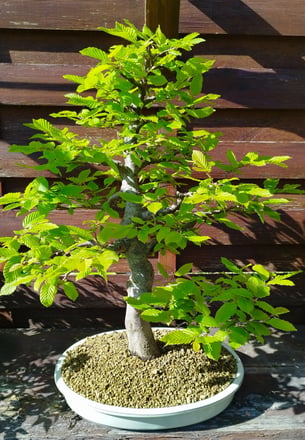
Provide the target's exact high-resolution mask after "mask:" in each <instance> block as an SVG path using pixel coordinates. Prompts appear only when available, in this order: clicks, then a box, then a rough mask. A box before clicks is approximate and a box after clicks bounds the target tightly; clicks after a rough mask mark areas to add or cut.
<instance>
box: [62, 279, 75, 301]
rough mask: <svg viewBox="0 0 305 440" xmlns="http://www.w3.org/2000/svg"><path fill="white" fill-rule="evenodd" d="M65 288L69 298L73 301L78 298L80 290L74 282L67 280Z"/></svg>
mask: <svg viewBox="0 0 305 440" xmlns="http://www.w3.org/2000/svg"><path fill="white" fill-rule="evenodd" d="M63 289H64V292H65V295H67V297H68V298H70V299H71V300H72V301H75V300H76V299H77V298H78V291H77V289H76V287H75V285H74V284H73V283H71V282H70V281H66V282H65V283H64V284H63Z"/></svg>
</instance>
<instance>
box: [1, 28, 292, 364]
mask: <svg viewBox="0 0 305 440" xmlns="http://www.w3.org/2000/svg"><path fill="white" fill-rule="evenodd" d="M101 30H102V31H104V32H106V33H108V34H111V35H114V36H115V37H119V38H121V39H125V40H127V43H126V42H125V44H116V45H114V46H112V47H110V49H109V50H108V51H107V52H105V51H103V50H101V49H99V48H96V47H89V48H87V49H84V50H82V51H81V53H82V55H84V56H88V57H91V58H92V59H94V60H95V63H96V65H95V66H94V67H92V68H91V69H90V70H89V71H88V73H87V74H86V75H84V76H76V75H66V76H65V78H67V79H68V80H71V81H73V82H74V83H76V84H77V88H76V92H75V93H71V94H69V95H67V98H68V105H69V106H68V107H66V109H65V110H63V111H60V112H59V113H55V114H52V115H51V116H52V117H53V118H60V120H59V122H60V124H62V120H63V118H65V120H66V121H69V124H68V125H67V126H66V127H65V128H59V127H58V126H56V125H53V124H52V123H51V122H50V121H49V120H45V119H37V120H33V121H32V123H30V124H26V125H27V126H28V127H31V128H33V129H35V130H36V132H37V133H36V134H34V135H33V136H32V138H31V140H30V142H29V144H28V145H25V146H20V145H19V146H17V145H13V146H12V147H11V151H13V152H21V153H24V154H33V153H39V154H40V159H41V164H40V165H37V166H36V169H37V170H41V171H45V170H48V171H49V172H51V173H53V174H54V175H57V176H58V177H59V179H58V180H57V181H55V182H54V181H53V182H52V183H50V182H49V181H48V180H47V179H46V178H45V177H38V178H35V179H34V180H33V181H32V182H31V183H30V184H29V185H28V186H27V187H26V188H25V190H24V192H23V193H19V192H16V193H8V194H5V195H4V196H2V197H1V198H0V203H1V205H3V210H4V211H6V210H16V212H17V216H21V217H22V228H21V229H20V230H17V231H15V232H14V236H12V237H2V238H1V244H2V247H1V249H0V254H1V261H2V262H3V263H4V277H5V283H4V285H3V287H2V289H1V295H9V294H11V293H13V292H14V291H15V290H16V288H17V287H18V286H19V285H20V284H25V285H32V286H33V288H34V289H35V290H36V291H38V292H39V293H40V299H41V302H42V304H43V305H45V306H50V305H51V304H52V303H53V301H54V298H55V296H56V293H57V292H58V289H59V288H60V287H62V288H63V291H64V293H65V294H66V295H67V296H68V297H69V298H70V299H72V300H76V299H77V296H78V292H77V289H76V287H75V284H74V283H73V279H74V280H80V279H82V278H84V277H86V276H88V275H99V276H102V277H103V278H104V279H105V280H107V275H108V274H109V273H111V266H112V265H113V264H114V263H116V262H117V261H118V260H119V259H121V258H126V260H127V262H128V265H129V269H130V277H129V281H128V285H127V292H128V295H127V298H126V302H127V310H126V321H125V323H126V331H127V335H128V343H129V350H130V352H131V353H132V354H134V355H136V356H138V357H140V358H141V359H144V360H147V359H149V358H153V357H155V356H157V355H158V354H159V348H158V344H157V343H156V341H155V339H154V336H153V332H152V329H151V324H150V322H167V323H170V322H171V321H173V320H183V321H184V322H185V323H186V327H185V328H184V329H181V330H180V331H179V332H177V331H174V332H172V333H170V334H168V335H166V336H164V341H165V342H166V343H186V342H187V343H192V345H193V347H194V349H195V350H199V349H200V348H201V347H202V348H203V349H204V350H205V352H206V353H207V354H208V356H210V357H212V358H214V359H217V358H218V356H219V353H220V346H221V343H222V342H223V341H224V340H228V342H229V343H230V344H231V345H232V346H233V347H235V348H236V347H238V346H239V345H241V344H243V343H245V342H247V341H248V340H249V339H250V338H251V337H252V336H254V337H256V338H257V339H258V340H260V341H262V340H263V336H264V335H267V334H269V332H270V330H269V327H270V326H273V327H276V328H280V329H282V330H294V327H293V325H291V324H289V323H288V322H287V321H285V320H282V319H279V318H278V316H279V315H280V314H282V313H285V312H287V309H284V308H282V307H273V306H271V305H270V304H269V303H267V302H266V301H265V300H264V299H263V298H264V297H266V296H268V295H269V294H270V286H271V285H273V284H285V285H291V284H292V281H291V280H290V279H289V276H290V275H283V274H282V275H276V274H272V273H270V272H269V271H267V270H266V269H265V268H264V267H262V266H261V265H259V264H257V265H254V266H247V267H246V268H239V267H238V266H236V265H235V264H234V263H233V262H230V261H228V260H226V259H222V262H223V264H224V265H225V272H230V273H231V274H229V275H228V274H227V275H225V274H224V275H222V276H221V277H219V278H218V279H217V280H216V281H215V280H214V282H212V281H209V280H207V279H205V278H204V277H202V276H194V275H193V276H191V275H190V273H191V270H192V269H191V264H189V265H184V266H183V267H182V268H180V269H178V271H177V273H176V279H175V280H174V281H172V282H171V283H168V284H167V285H166V283H162V285H161V286H156V287H153V284H154V270H153V267H152V265H151V262H150V257H151V256H153V255H156V254H157V253H165V252H167V251H170V252H172V253H174V254H178V253H179V252H180V251H181V250H183V249H184V248H185V247H186V246H187V245H188V243H192V244H196V245H202V244H204V243H205V242H207V241H208V240H209V237H208V236H202V235H201V233H200V226H201V225H202V224H207V225H210V224H221V225H225V226H227V227H229V228H233V229H239V226H238V224H237V223H236V222H235V221H234V214H237V213H238V214H240V213H242V214H244V215H245V216H248V215H257V216H258V217H259V219H260V220H262V221H263V220H264V217H265V216H269V217H271V218H273V219H278V218H279V215H278V213H277V212H276V211H275V210H273V209H272V205H276V204H278V203H284V202H285V201H286V200H285V199H282V198H279V197H278V196H276V194H277V193H278V192H279V189H278V181H277V180H272V179H267V180H266V181H265V182H264V183H263V185H262V186H259V185H257V184H254V183H242V182H240V181H239V179H238V177H237V176H238V173H239V171H240V169H241V168H242V167H248V166H257V167H261V166H265V165H270V164H272V165H278V166H282V167H284V166H286V165H285V161H286V160H287V159H288V157H286V156H276V157H269V156H260V155H259V154H257V153H255V152H248V153H246V154H245V155H244V156H243V157H240V158H237V157H236V155H235V154H234V152H233V151H232V150H228V151H226V159H225V160H224V161H220V160H216V159H215V158H214V159H213V150H214V149H215V147H216V146H217V145H218V140H219V134H218V133H211V132H208V131H206V130H202V129H200V130H196V129H193V128H192V122H193V121H194V120H196V119H200V120H202V119H203V118H206V117H208V116H210V115H211V114H212V113H213V111H214V110H213V108H212V107H211V105H210V103H211V101H213V100H215V99H216V98H217V97H218V96H216V95H214V94H209V93H207V94H206V93H203V92H202V89H203V76H204V74H205V73H206V72H207V71H208V70H209V69H210V68H211V67H212V65H213V61H211V60H206V59H203V58H200V57H197V56H188V57H186V56H185V53H186V52H188V51H191V50H192V48H193V46H194V45H196V44H201V43H202V42H203V40H202V39H201V38H199V34H197V33H191V34H189V35H186V36H184V37H182V38H180V39H167V38H166V37H165V35H164V34H163V33H162V32H161V30H160V28H159V29H157V30H156V31H155V32H152V31H151V30H150V29H149V28H148V27H147V26H144V27H143V29H142V30H138V29H137V28H136V27H135V26H133V25H132V24H131V23H129V22H128V21H126V22H125V23H124V24H119V23H117V24H116V26H115V28H113V29H106V28H101ZM71 121H72V122H71ZM73 124H74V125H76V126H82V127H87V130H86V129H82V131H81V132H82V133H84V132H85V134H84V135H80V134H77V130H75V131H76V132H73V130H72V129H70V128H71V125H73ZM91 129H94V133H95V137H93V136H92V135H91V134H90V133H91ZM110 129H111V130H110ZM97 131H98V133H99V134H98V135H96V132H97ZM109 131H111V132H112V133H113V134H114V135H113V136H112V137H111V138H110V139H109V136H108V137H107V136H106V135H105V133H106V132H108V134H109ZM103 136H105V137H106V138H103ZM219 148H221V146H220V147H219ZM217 168H218V169H221V170H222V172H223V173H225V176H226V177H225V178H222V179H215V178H213V172H214V170H216V169H217ZM81 208H82V209H86V210H88V211H90V212H92V218H91V220H87V221H84V223H83V225H82V227H76V226H72V225H68V224H56V223H54V222H53V221H51V220H50V215H51V214H52V212H53V211H54V210H66V211H67V212H68V213H69V214H71V216H77V215H78V209H81ZM229 214H230V215H229ZM202 251H203V252H204V248H203V250H202ZM158 270H159V271H160V273H161V274H162V275H164V277H165V279H166V277H168V273H167V270H166V267H164V266H162V264H159V265H158ZM73 277H74V278H73ZM213 304H215V305H216V304H218V308H216V311H215V307H214V308H213V307H211V305H213ZM219 304H220V305H219ZM214 327H215V328H217V329H218V330H217V331H216V333H215V331H213V332H212V333H211V329H212V328H214Z"/></svg>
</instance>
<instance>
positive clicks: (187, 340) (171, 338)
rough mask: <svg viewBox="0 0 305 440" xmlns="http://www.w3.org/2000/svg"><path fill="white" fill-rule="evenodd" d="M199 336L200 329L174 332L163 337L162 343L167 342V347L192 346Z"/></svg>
mask: <svg viewBox="0 0 305 440" xmlns="http://www.w3.org/2000/svg"><path fill="white" fill-rule="evenodd" d="M199 334H200V330H199V329H196V330H195V329H194V330H193V329H181V330H173V331H170V332H168V333H166V335H164V336H162V338H161V341H162V342H165V343H166V345H182V344H191V343H192V342H193V341H194V339H195V338H196V337H197V336H198V335H199Z"/></svg>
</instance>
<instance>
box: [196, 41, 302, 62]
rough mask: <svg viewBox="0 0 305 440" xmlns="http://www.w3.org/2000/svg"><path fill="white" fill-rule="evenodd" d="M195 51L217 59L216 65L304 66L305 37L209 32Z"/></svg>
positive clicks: (197, 54) (199, 54)
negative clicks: (215, 33)
mask: <svg viewBox="0 0 305 440" xmlns="http://www.w3.org/2000/svg"><path fill="white" fill-rule="evenodd" d="M205 40H206V41H205V42H204V43H201V44H199V45H197V46H195V47H194V54H196V56H202V57H204V58H208V59H212V60H215V67H221V68H242V69H258V68H262V67H265V68H269V69H274V70H277V69H304V66H305V60H304V54H305V38H304V37H284V36H282V35H281V36H268V37H267V36H258V35H255V36H249V35H206V36H205Z"/></svg>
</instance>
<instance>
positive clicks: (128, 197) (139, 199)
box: [120, 192, 143, 203]
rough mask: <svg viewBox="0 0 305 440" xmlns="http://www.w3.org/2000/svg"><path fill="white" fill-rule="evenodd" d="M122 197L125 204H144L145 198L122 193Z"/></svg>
mask: <svg viewBox="0 0 305 440" xmlns="http://www.w3.org/2000/svg"><path fill="white" fill-rule="evenodd" d="M120 197H121V198H122V199H123V200H125V202H131V203H142V201H143V196H141V195H140V194H135V193H129V192H122V193H120Z"/></svg>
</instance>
